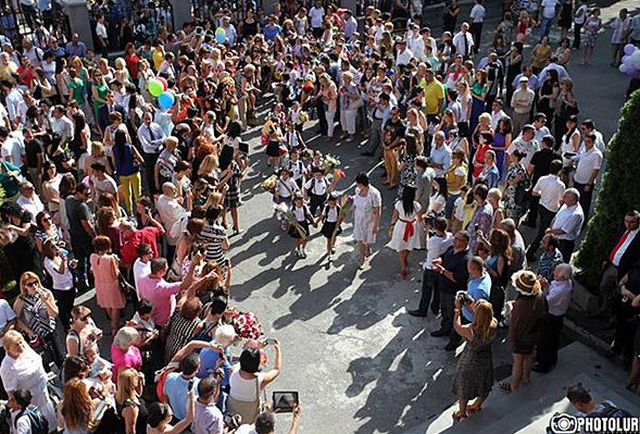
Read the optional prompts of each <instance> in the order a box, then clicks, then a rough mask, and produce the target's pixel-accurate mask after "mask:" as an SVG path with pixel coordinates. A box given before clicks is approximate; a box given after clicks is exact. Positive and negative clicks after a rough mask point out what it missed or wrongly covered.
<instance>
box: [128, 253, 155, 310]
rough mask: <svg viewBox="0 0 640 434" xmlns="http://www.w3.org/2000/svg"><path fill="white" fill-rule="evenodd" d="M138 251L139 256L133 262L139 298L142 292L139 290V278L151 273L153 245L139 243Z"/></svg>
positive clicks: (134, 280)
mask: <svg viewBox="0 0 640 434" xmlns="http://www.w3.org/2000/svg"><path fill="white" fill-rule="evenodd" d="M136 253H137V254H138V258H137V259H136V261H135V262H134V263H133V283H134V285H135V287H136V293H137V294H138V300H141V298H140V292H139V291H138V280H139V279H140V278H141V277H144V276H148V275H149V274H150V273H151V260H152V259H153V250H152V249H151V246H150V245H149V244H146V243H140V244H138V247H136Z"/></svg>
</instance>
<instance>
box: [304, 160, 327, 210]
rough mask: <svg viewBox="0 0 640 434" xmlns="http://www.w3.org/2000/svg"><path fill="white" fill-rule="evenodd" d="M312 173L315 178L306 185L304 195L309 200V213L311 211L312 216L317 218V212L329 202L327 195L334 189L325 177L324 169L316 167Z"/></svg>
mask: <svg viewBox="0 0 640 434" xmlns="http://www.w3.org/2000/svg"><path fill="white" fill-rule="evenodd" d="M311 172H312V173H313V177H312V178H311V179H310V180H308V181H307V182H306V183H305V184H304V193H305V196H306V198H307V199H309V211H311V215H314V216H315V215H316V211H317V210H318V209H319V208H320V207H321V206H322V204H323V203H324V202H325V201H326V200H327V194H328V193H329V192H330V190H331V189H332V184H331V183H329V181H328V180H327V178H326V177H325V176H324V169H320V168H318V167H314V168H313V169H311Z"/></svg>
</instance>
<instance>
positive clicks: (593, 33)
mask: <svg viewBox="0 0 640 434" xmlns="http://www.w3.org/2000/svg"><path fill="white" fill-rule="evenodd" d="M601 27H602V20H601V19H600V18H595V17H591V18H589V19H588V20H587V22H586V23H585V25H584V39H583V41H584V44H585V45H586V46H587V47H590V48H595V47H596V39H597V37H598V31H599V30H600V28H601Z"/></svg>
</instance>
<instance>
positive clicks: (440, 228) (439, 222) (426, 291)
mask: <svg viewBox="0 0 640 434" xmlns="http://www.w3.org/2000/svg"><path fill="white" fill-rule="evenodd" d="M433 228H434V229H435V234H434V235H432V236H430V237H429V240H428V241H427V258H426V259H425V261H424V262H423V264H422V267H423V270H424V272H423V275H422V293H421V295H420V304H419V305H418V309H414V310H409V311H408V312H407V313H408V314H409V315H412V316H418V317H426V316H427V314H428V312H429V306H431V312H433V315H434V316H436V315H438V312H439V311H440V293H439V291H438V288H436V287H435V285H436V284H437V281H438V272H437V271H436V270H435V269H434V268H433V260H434V259H436V258H439V257H440V255H442V254H443V253H444V252H445V251H446V250H447V249H448V248H449V247H451V245H452V244H453V235H452V234H451V232H447V220H446V219H445V218H443V217H438V218H437V219H435V221H434V223H433Z"/></svg>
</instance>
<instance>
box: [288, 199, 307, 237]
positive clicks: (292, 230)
mask: <svg viewBox="0 0 640 434" xmlns="http://www.w3.org/2000/svg"><path fill="white" fill-rule="evenodd" d="M291 212H292V213H293V216H294V217H295V219H296V221H297V222H298V224H299V225H300V227H301V228H302V231H303V232H304V234H305V236H307V237H308V236H309V217H310V215H309V209H308V208H307V206H306V205H302V206H297V205H293V207H292V208H291ZM289 235H291V236H292V237H293V238H296V239H300V238H302V236H301V235H300V232H299V231H298V229H297V228H296V227H295V226H294V225H291V226H289Z"/></svg>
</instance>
